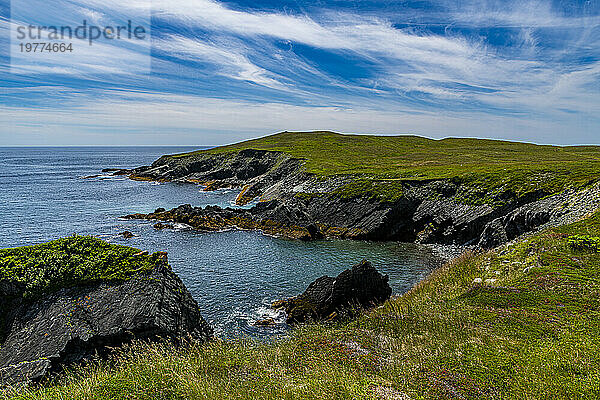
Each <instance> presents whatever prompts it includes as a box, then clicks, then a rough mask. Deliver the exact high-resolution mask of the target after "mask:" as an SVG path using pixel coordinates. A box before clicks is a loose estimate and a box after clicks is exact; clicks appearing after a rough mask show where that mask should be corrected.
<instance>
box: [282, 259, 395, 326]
mask: <svg viewBox="0 0 600 400" xmlns="http://www.w3.org/2000/svg"><path fill="white" fill-rule="evenodd" d="M391 295H392V289H391V287H390V285H389V284H388V276H387V275H381V274H380V273H379V272H378V271H377V270H376V269H375V268H374V267H373V266H372V265H371V263H370V262H368V261H363V262H361V263H360V264H357V265H355V266H353V267H352V268H351V269H347V270H345V271H344V272H342V273H341V274H339V275H338V276H337V277H336V278H332V277H329V276H323V277H321V278H319V279H317V280H316V281H314V282H313V283H311V284H310V285H309V286H308V288H307V289H306V291H305V292H304V293H302V294H301V295H300V296H297V297H293V298H291V299H288V300H283V301H279V302H275V303H273V308H277V309H279V308H281V309H283V310H284V311H285V312H286V314H287V322H288V323H298V322H304V321H308V320H317V321H318V320H323V319H328V318H333V317H334V315H335V314H334V313H336V312H338V311H340V310H342V309H345V308H348V307H352V306H360V307H371V306H373V305H377V304H381V303H383V302H384V301H385V300H387V299H388V298H389V297H390V296H391Z"/></svg>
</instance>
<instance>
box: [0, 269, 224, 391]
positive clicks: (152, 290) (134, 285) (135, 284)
mask: <svg viewBox="0 0 600 400" xmlns="http://www.w3.org/2000/svg"><path fill="white" fill-rule="evenodd" d="M23 290H24V286H22V285H18V284H15V283H9V282H6V281H4V282H0V303H1V304H0V308H1V309H2V310H3V313H4V316H3V317H4V321H3V322H4V328H5V329H4V330H3V331H4V335H3V338H2V339H3V342H2V344H1V345H0V383H3V384H11V383H16V382H28V381H39V380H40V379H42V378H44V377H47V376H50V375H52V374H54V373H56V372H59V371H60V370H61V369H62V367H63V366H64V365H67V364H70V363H73V362H80V361H82V360H86V359H91V358H92V357H94V356H96V355H103V354H106V353H107V352H108V351H109V349H110V348H114V347H118V346H121V345H123V344H125V343H128V342H130V341H131V340H133V339H142V340H145V339H148V340H157V339H159V338H160V339H167V340H172V341H175V342H179V341H182V340H188V339H189V340H194V341H198V342H203V341H206V340H208V339H209V338H210V337H212V329H211V328H210V327H209V326H208V324H207V323H206V321H205V320H204V319H203V318H202V316H201V315H200V310H199V308H198V304H197V303H196V301H195V300H194V299H193V298H192V296H191V294H190V293H189V292H188V291H187V289H186V288H185V286H184V285H183V283H182V282H181V280H180V279H179V278H178V277H177V276H176V275H175V274H174V273H173V272H172V271H171V270H170V269H169V268H168V267H167V266H161V265H158V266H156V267H155V268H154V269H153V270H151V271H146V272H143V273H139V274H137V275H135V276H133V277H132V278H131V279H129V280H127V281H125V282H120V283H115V282H113V283H110V282H107V283H96V284H92V285H83V286H75V287H70V288H66V289H62V290H59V291H58V292H55V293H52V294H50V295H46V296H44V297H42V298H41V299H39V300H37V301H35V302H33V303H32V302H28V301H26V300H24V299H23V298H22V297H21V295H22V293H23Z"/></svg>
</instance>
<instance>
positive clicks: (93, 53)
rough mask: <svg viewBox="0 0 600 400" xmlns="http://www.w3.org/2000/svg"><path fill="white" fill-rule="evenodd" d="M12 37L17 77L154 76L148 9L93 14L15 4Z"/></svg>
mask: <svg viewBox="0 0 600 400" xmlns="http://www.w3.org/2000/svg"><path fill="white" fill-rule="evenodd" d="M32 3H34V4H32ZM58 10H60V11H61V12H59V11H58ZM74 21H75V22H74ZM10 37H11V41H10V42H11V44H10V55H11V72H13V73H15V74H35V73H53V74H75V75H86V76H87V75H95V74H128V75H129V74H148V73H150V64H151V53H150V47H151V22H150V9H149V7H147V8H140V7H135V8H127V6H124V7H123V8H122V9H120V10H118V12H115V9H114V8H111V9H106V10H104V12H103V9H102V8H101V7H97V8H95V9H94V11H93V12H90V10H89V9H86V8H81V7H78V6H76V5H73V3H69V2H64V4H62V5H61V7H55V6H53V7H49V6H48V5H47V4H45V3H44V2H42V1H39V0H33V2H32V1H24V0H13V1H12V2H11V36H10Z"/></svg>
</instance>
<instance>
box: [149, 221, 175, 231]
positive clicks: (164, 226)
mask: <svg viewBox="0 0 600 400" xmlns="http://www.w3.org/2000/svg"><path fill="white" fill-rule="evenodd" d="M153 227H154V229H156V230H159V231H161V230H163V229H175V225H173V224H168V223H164V222H157V223H156V224H154V225H153Z"/></svg>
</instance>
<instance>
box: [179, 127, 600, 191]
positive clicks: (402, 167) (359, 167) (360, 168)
mask: <svg viewBox="0 0 600 400" xmlns="http://www.w3.org/2000/svg"><path fill="white" fill-rule="evenodd" d="M244 149H257V150H268V151H280V152H284V153H287V154H289V155H291V156H292V157H295V158H299V159H304V160H306V161H305V168H306V170H307V171H308V172H310V173H313V174H315V175H317V176H321V177H328V176H332V175H353V176H356V178H357V179H359V180H358V181H357V182H355V183H352V184H351V185H349V186H348V187H347V188H343V190H341V192H340V193H339V194H340V195H343V196H347V197H353V196H359V195H362V194H370V195H374V196H377V197H380V198H381V199H385V200H394V199H395V198H396V197H398V196H399V195H401V190H402V181H411V180H438V179H448V180H452V181H453V182H456V183H463V184H466V185H470V186H472V187H474V188H477V190H476V191H475V192H469V193H465V196H464V197H465V198H464V199H463V200H464V201H465V202H467V203H485V202H490V201H492V199H493V198H494V197H495V195H499V194H501V193H503V192H507V191H510V192H511V193H513V194H515V195H516V196H517V197H519V196H522V195H525V194H527V193H530V192H533V191H542V192H544V193H546V194H548V195H550V194H554V193H559V192H561V191H562V190H564V189H566V188H570V187H574V188H578V187H582V186H585V185H587V184H589V183H591V182H595V181H597V180H599V179H600V147H597V146H570V147H559V146H541V145H534V144H527V143H518V142H507V141H496V140H483V139H443V140H432V139H427V138H423V137H418V136H369V135H342V134H337V133H332V132H283V133H279V134H275V135H271V136H267V137H264V138H260V139H255V140H249V141H245V142H242V143H237V144H232V145H228V146H222V147H217V148H214V149H210V150H202V151H197V152H192V153H184V154H177V155H173V156H171V157H174V158H182V157H188V156H194V155H203V154H220V153H235V152H238V151H240V150H244Z"/></svg>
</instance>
